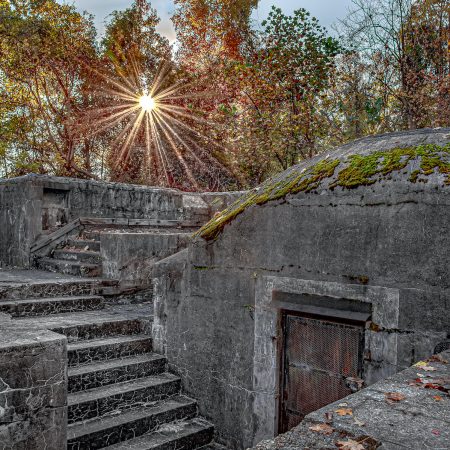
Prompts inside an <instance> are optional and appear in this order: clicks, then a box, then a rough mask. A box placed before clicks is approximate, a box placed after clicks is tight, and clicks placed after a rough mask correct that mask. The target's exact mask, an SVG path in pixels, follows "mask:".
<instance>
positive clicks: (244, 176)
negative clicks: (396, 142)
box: [0, 0, 450, 190]
mask: <svg viewBox="0 0 450 450" xmlns="http://www.w3.org/2000/svg"><path fill="white" fill-rule="evenodd" d="M175 4H176V9H175V13H174V15H173V18H172V20H173V24H174V27H175V31H176V36H177V41H176V44H175V47H171V45H170V44H169V42H168V40H167V39H166V38H165V37H163V36H161V35H160V34H159V33H158V31H157V25H158V23H159V17H158V14H157V11H156V10H155V9H154V8H153V7H152V5H151V3H150V2H149V1H147V0H135V1H134V2H133V4H132V5H131V6H130V7H129V8H126V9H124V10H121V11H115V12H114V13H113V14H112V15H111V16H110V17H109V18H108V21H107V23H106V28H105V33H104V36H103V37H102V38H101V39H98V37H97V36H96V31H95V28H94V25H93V20H92V16H90V15H89V14H88V13H80V12H78V11H77V10H76V9H75V8H74V6H70V5H67V4H60V3H58V2H57V1H56V0H0V175H1V176H7V177H12V176H17V175H22V174H25V173H29V172H37V173H49V174H55V175H63V176H76V177H86V178H98V179H105V180H120V181H126V182H134V183H145V184H156V185H162V186H171V187H178V188H181V189H186V190H225V189H236V188H246V187H250V186H253V185H255V184H257V183H260V182H262V181H263V180H264V179H266V178H267V177H269V176H271V175H273V174H274V173H276V172H278V171H280V170H282V169H285V168H287V167H289V166H291V165H293V164H296V163H297V162H298V161H300V160H301V159H303V158H308V157H310V156H312V155H314V154H316V153H318V152H321V151H323V150H324V149H326V148H328V147H329V146H333V145H337V144H341V143H344V142H347V141H349V140H351V139H355V138H358V137H362V136H364V135H367V134H373V133H379V132H385V131H394V130H401V129H406V128H417V127H427V126H431V127H434V126H448V125H449V124H450V67H449V66H450V59H449V53H448V42H450V25H449V9H448V2H447V1H446V0H370V1H366V0H364V1H363V0H353V10H352V11H351V12H350V13H349V15H348V16H347V17H346V18H345V19H343V20H342V21H341V22H340V24H339V25H338V26H337V30H336V32H334V33H330V32H329V31H328V30H326V29H325V28H323V27H322V26H321V25H320V23H319V21H318V20H317V19H316V18H314V17H312V16H311V15H310V14H309V12H308V11H306V10H304V9H298V10H296V11H294V12H293V13H292V14H291V15H286V14H284V13H283V11H282V10H281V9H280V8H277V7H273V8H272V9H271V11H270V13H269V15H268V17H267V18H266V20H265V21H263V22H262V24H261V26H257V25H256V24H255V23H254V21H253V19H252V12H253V11H254V10H255V8H256V7H257V6H258V1H257V0H239V1H230V0H211V1H209V0H208V1H206V0H176V2H175ZM142 98H144V99H147V100H146V101H147V104H148V102H151V105H152V107H151V108H149V109H148V110H146V109H145V108H144V107H143V106H142V103H141V100H142Z"/></svg>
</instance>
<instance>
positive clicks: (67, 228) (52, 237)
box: [30, 219, 80, 253]
mask: <svg viewBox="0 0 450 450" xmlns="http://www.w3.org/2000/svg"><path fill="white" fill-rule="evenodd" d="M79 226H80V219H75V220H74V221H72V222H70V223H68V224H67V225H64V226H63V227H62V228H59V229H58V230H56V231H54V232H53V233H50V234H49V235H48V236H45V237H43V238H42V239H39V240H38V241H37V242H35V243H34V244H33V245H32V246H31V248H30V251H31V253H35V252H36V251H38V250H40V249H41V248H43V247H46V246H47V245H50V244H51V243H52V242H54V241H56V240H57V239H60V238H62V237H63V236H64V235H66V234H67V233H70V232H71V231H72V230H74V229H75V228H78V227H79Z"/></svg>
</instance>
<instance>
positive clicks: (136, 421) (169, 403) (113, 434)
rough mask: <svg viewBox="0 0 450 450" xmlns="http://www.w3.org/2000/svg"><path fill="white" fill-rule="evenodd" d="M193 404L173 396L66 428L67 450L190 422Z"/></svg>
mask: <svg viewBox="0 0 450 450" xmlns="http://www.w3.org/2000/svg"><path fill="white" fill-rule="evenodd" d="M196 414H197V403H196V402H195V401H194V400H191V399H190V398H187V397H184V396H175V397H171V398H170V399H167V400H164V401H162V402H158V403H156V404H155V405H154V406H146V407H142V408H135V409H130V410H129V411H124V412H122V413H121V414H118V415H111V416H106V417H102V418H100V419H91V420H88V421H85V422H80V423H74V424H71V425H69V427H68V433H67V434H68V436H67V437H68V442H67V450H94V449H100V448H104V447H106V446H108V445H113V444H117V443H119V442H123V441H126V440H127V439H133V438H136V437H139V436H142V435H143V434H147V433H150V432H152V431H154V430H155V429H156V428H158V427H159V426H160V425H161V424H164V423H167V422H173V421H176V420H182V419H190V418H192V417H195V415H196Z"/></svg>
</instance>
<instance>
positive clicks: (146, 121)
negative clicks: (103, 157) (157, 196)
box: [81, 60, 227, 190]
mask: <svg viewBox="0 0 450 450" xmlns="http://www.w3.org/2000/svg"><path fill="white" fill-rule="evenodd" d="M94 72H95V74H96V75H97V76H98V77H99V78H100V79H101V83H99V84H98V86H100V87H98V88H97V90H96V93H95V95H96V96H97V97H98V99H99V102H98V103H99V106H98V107H97V108H94V109H92V110H91V111H89V113H88V114H87V115H86V116H85V117H84V118H83V120H82V121H81V122H82V123H81V126H83V127H84V130H85V132H86V130H88V133H89V134H90V135H96V134H98V135H100V134H102V133H106V134H109V135H111V136H113V139H112V141H111V142H112V143H111V144H110V155H111V158H112V167H113V168H114V170H116V171H118V172H120V171H121V170H122V171H126V170H127V168H128V166H129V164H130V161H131V160H132V157H133V155H134V153H135V152H141V153H140V157H141V159H142V162H141V164H142V165H143V167H142V172H143V173H144V174H145V178H146V179H145V180H144V181H145V182H146V183H155V184H160V185H165V186H172V185H174V183H173V179H174V174H175V175H176V176H178V177H180V171H182V173H184V176H183V179H185V180H186V183H187V184H186V185H188V186H189V188H190V189H195V190H198V189H200V188H201V187H200V184H199V181H198V177H199V174H198V173H197V172H198V171H201V172H202V173H203V174H210V175H211V176H214V174H215V172H214V171H216V172H218V171H222V172H226V171H227V169H226V168H225V167H224V166H223V165H222V164H221V163H220V162H219V161H217V160H216V159H215V158H214V157H213V156H212V155H211V154H210V153H209V152H208V151H207V150H205V149H204V148H202V145H200V144H199V142H202V141H203V142H208V146H209V147H211V145H217V144H215V143H211V142H210V141H209V140H208V139H207V138H206V136H203V134H202V133H201V132H199V131H198V129H196V128H197V126H195V127H194V126H193V125H194V124H208V125H209V122H208V121H206V120H205V119H204V118H202V117H196V116H194V113H193V111H192V110H191V108H187V107H186V106H185V102H186V101H188V99H192V98H201V97H202V93H199V92H195V93H193V92H187V91H188V88H189V84H187V83H183V82H179V81H177V82H170V80H169V79H170V75H171V68H170V67H169V66H168V65H167V64H162V65H160V67H159V68H158V70H157V71H156V73H155V75H154V77H153V78H152V79H151V80H150V81H149V79H148V78H147V77H146V76H145V74H144V73H143V72H142V71H141V70H140V68H139V65H138V64H137V62H136V61H134V60H132V61H131V62H130V64H129V67H127V69H126V70H124V69H122V68H116V76H112V75H106V74H104V73H101V72H100V71H98V70H94ZM203 95H204V96H205V97H207V96H211V93H204V94H203ZM197 141H198V142H197Z"/></svg>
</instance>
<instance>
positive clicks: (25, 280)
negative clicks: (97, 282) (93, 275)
mask: <svg viewBox="0 0 450 450" xmlns="http://www.w3.org/2000/svg"><path fill="white" fill-rule="evenodd" d="M73 281H91V280H90V279H89V278H80V277H74V276H72V275H64V274H61V273H53V272H46V271H44V270H21V269H1V268H0V287H2V286H11V285H12V284H16V285H22V284H44V283H52V282H60V283H64V282H73Z"/></svg>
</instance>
